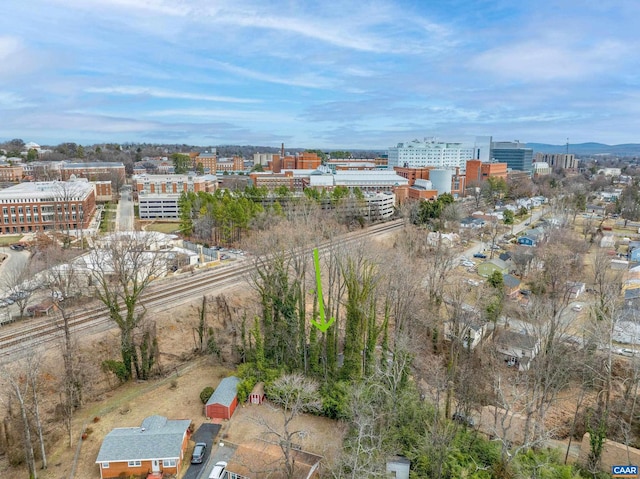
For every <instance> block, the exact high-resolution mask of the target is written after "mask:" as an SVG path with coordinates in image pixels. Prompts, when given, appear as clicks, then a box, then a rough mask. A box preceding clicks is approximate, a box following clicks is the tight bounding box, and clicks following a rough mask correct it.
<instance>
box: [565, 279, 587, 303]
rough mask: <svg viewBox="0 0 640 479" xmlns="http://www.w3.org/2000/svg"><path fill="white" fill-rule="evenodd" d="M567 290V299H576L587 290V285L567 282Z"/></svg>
mask: <svg viewBox="0 0 640 479" xmlns="http://www.w3.org/2000/svg"><path fill="white" fill-rule="evenodd" d="M567 288H568V289H569V298H570V299H578V298H579V297H580V295H581V294H582V293H584V292H585V291H586V290H587V285H586V284H585V283H581V282H579V281H567Z"/></svg>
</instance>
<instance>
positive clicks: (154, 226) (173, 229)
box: [144, 223, 180, 234]
mask: <svg viewBox="0 0 640 479" xmlns="http://www.w3.org/2000/svg"><path fill="white" fill-rule="evenodd" d="M178 228H180V223H151V224H148V225H145V227H144V229H145V231H157V232H159V233H168V234H169V233H177V232H178Z"/></svg>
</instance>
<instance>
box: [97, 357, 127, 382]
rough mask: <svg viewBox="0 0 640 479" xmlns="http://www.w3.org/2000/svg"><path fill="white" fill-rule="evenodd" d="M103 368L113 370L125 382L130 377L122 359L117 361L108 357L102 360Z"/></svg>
mask: <svg viewBox="0 0 640 479" xmlns="http://www.w3.org/2000/svg"><path fill="white" fill-rule="evenodd" d="M102 369H103V370H104V371H109V372H112V373H113V374H115V375H116V377H117V378H118V379H119V380H120V382H122V383H123V382H125V381H126V380H127V379H129V374H128V371H127V368H126V367H125V365H124V363H123V362H122V361H115V360H113V359H107V360H105V361H102Z"/></svg>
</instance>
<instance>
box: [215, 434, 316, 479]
mask: <svg viewBox="0 0 640 479" xmlns="http://www.w3.org/2000/svg"><path fill="white" fill-rule="evenodd" d="M290 453H291V459H292V460H293V464H294V469H293V476H287V473H286V468H285V464H284V454H283V452H282V448H281V447H280V444H275V443H271V442H267V441H263V440H260V439H253V440H251V441H248V442H244V443H242V444H240V445H239V446H238V448H237V449H236V451H235V453H234V454H233V456H232V457H231V459H229V461H228V463H227V478H228V479H267V478H268V479H285V478H289V477H293V478H294V479H312V478H318V477H319V470H318V469H319V467H320V461H321V460H322V456H318V455H316V454H312V453H310V452H305V451H303V450H302V449H301V448H300V447H299V446H297V445H295V444H292V450H291V451H290Z"/></svg>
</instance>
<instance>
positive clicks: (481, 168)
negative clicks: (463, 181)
mask: <svg viewBox="0 0 640 479" xmlns="http://www.w3.org/2000/svg"><path fill="white" fill-rule="evenodd" d="M466 176H467V184H468V185H472V184H480V183H482V182H483V181H485V180H486V179H487V178H489V177H495V178H504V179H505V180H506V179H507V164H506V163H489V162H486V161H485V162H483V161H480V160H467V173H466Z"/></svg>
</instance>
